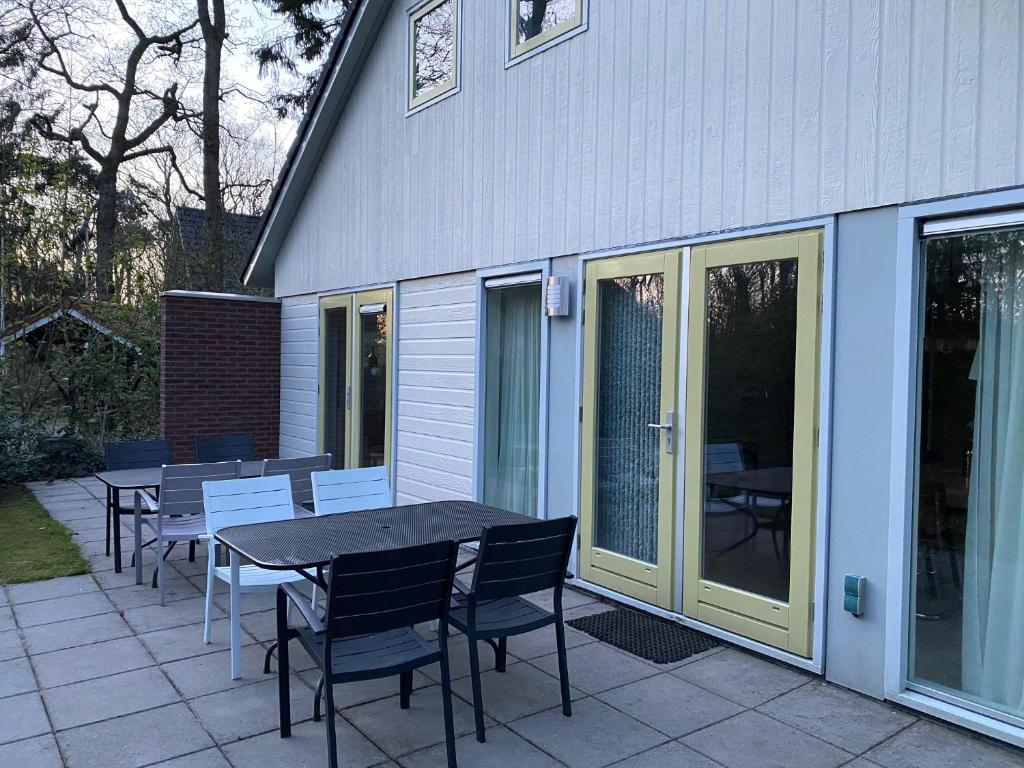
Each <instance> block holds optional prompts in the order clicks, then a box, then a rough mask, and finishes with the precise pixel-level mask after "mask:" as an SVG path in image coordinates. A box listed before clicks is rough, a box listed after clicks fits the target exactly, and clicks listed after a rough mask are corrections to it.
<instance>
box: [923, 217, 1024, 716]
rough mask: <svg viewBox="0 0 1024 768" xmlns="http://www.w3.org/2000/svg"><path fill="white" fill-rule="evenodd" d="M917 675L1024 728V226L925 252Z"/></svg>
mask: <svg viewBox="0 0 1024 768" xmlns="http://www.w3.org/2000/svg"><path fill="white" fill-rule="evenodd" d="M920 250H921V262H920V270H921V289H920V290H921V310H920V312H921V314H920V320H921V334H920V340H919V368H918V383H919V389H918V402H917V420H916V421H917V467H916V499H915V505H914V506H915V526H914V528H913V534H914V546H913V553H912V560H911V574H912V590H911V614H910V649H909V659H908V676H909V679H910V682H911V685H912V687H913V686H917V687H920V688H925V689H928V690H929V691H938V692H940V693H944V694H946V695H948V696H950V697H953V698H956V699H958V700H960V701H966V702H968V703H969V705H973V706H975V707H976V708H978V709H981V710H982V711H985V712H986V713H988V714H994V715H995V716H997V717H1002V718H1004V719H1009V720H1010V721H1012V722H1015V723H1016V724H1018V725H1020V724H1021V718H1024V644H1022V643H1021V627H1022V625H1024V229H1009V230H1001V231H977V232H969V233H966V234H963V233H959V234H946V235H941V234H940V235H936V236H932V237H929V238H927V239H925V240H923V241H922V243H921V249H920Z"/></svg>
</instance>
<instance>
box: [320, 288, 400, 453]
mask: <svg viewBox="0 0 1024 768" xmlns="http://www.w3.org/2000/svg"><path fill="white" fill-rule="evenodd" d="M390 304H391V290H390V289H385V290H380V291H366V292H363V293H356V294H344V295H339V296H329V297H326V298H323V299H321V301H320V384H319V387H320V396H319V405H320V410H319V413H320V424H319V445H320V450H321V451H325V452H330V453H331V454H332V457H333V461H332V463H333V466H334V468H335V469H346V468H354V467H375V466H382V465H384V466H388V465H389V464H390V460H391V454H390V448H391V439H390V438H391V365H390V363H391V325H390V314H389V312H388V310H389V307H390Z"/></svg>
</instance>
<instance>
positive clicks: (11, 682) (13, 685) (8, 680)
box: [0, 656, 36, 699]
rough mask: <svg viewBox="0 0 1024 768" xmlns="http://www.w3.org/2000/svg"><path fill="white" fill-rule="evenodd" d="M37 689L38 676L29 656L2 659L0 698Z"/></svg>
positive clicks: (0, 663) (0, 664)
mask: <svg viewBox="0 0 1024 768" xmlns="http://www.w3.org/2000/svg"><path fill="white" fill-rule="evenodd" d="M35 689H36V678H35V676H34V675H33V674H32V667H31V666H30V665H29V663H28V657H24V656H23V657H21V658H18V659H10V660H9V661H0V699H2V698H5V697H7V696H16V695H18V694H19V693H29V692H31V691H34V690H35Z"/></svg>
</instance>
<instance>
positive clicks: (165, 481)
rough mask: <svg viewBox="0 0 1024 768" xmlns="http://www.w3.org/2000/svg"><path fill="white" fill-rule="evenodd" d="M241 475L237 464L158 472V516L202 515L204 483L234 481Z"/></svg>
mask: <svg viewBox="0 0 1024 768" xmlns="http://www.w3.org/2000/svg"><path fill="white" fill-rule="evenodd" d="M241 471H242V464H241V462H238V461H220V462H216V463H213V464H168V465H165V466H164V468H163V470H162V471H161V472H160V514H161V515H165V516H166V515H201V514H203V509H204V508H203V483H205V482H206V481H207V480H233V479H235V478H237V477H238V475H239V473H240V472H241Z"/></svg>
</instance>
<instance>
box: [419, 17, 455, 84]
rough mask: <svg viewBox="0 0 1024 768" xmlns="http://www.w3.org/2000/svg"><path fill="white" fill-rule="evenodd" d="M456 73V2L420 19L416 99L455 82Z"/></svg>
mask: <svg viewBox="0 0 1024 768" xmlns="http://www.w3.org/2000/svg"><path fill="white" fill-rule="evenodd" d="M454 71H455V10H454V6H453V4H452V0H447V2H444V3H441V5H439V6H437V8H435V9H434V10H432V11H430V12H429V13H427V14H424V15H423V16H422V17H420V18H419V19H417V20H416V26H415V35H414V42H413V96H414V97H415V96H421V95H422V94H424V93H426V92H428V91H432V90H433V89H435V88H439V87H440V86H442V85H445V84H446V83H447V82H448V81H449V80H451V78H452V75H453V73H454Z"/></svg>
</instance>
